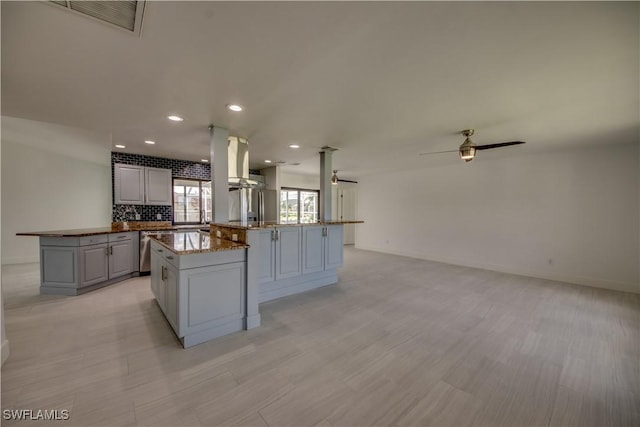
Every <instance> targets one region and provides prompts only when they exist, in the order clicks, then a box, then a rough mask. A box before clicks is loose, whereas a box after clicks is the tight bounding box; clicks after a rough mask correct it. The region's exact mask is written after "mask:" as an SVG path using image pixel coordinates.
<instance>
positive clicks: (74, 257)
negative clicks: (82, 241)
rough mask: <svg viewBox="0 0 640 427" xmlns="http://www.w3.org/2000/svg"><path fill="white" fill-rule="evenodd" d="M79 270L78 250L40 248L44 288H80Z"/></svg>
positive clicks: (54, 247)
mask: <svg viewBox="0 0 640 427" xmlns="http://www.w3.org/2000/svg"><path fill="white" fill-rule="evenodd" d="M103 253H104V249H103ZM78 270H79V268H78V248H74V247H62V246H40V281H41V285H42V286H51V287H56V288H76V287H77V286H78Z"/></svg>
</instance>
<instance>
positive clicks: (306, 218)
mask: <svg viewBox="0 0 640 427" xmlns="http://www.w3.org/2000/svg"><path fill="white" fill-rule="evenodd" d="M319 199H320V192H319V191H317V190H303V189H299V188H285V189H283V190H281V191H280V222H282V223H284V224H297V223H304V224H308V223H313V222H318V215H319V213H320V207H319V203H318V202H319Z"/></svg>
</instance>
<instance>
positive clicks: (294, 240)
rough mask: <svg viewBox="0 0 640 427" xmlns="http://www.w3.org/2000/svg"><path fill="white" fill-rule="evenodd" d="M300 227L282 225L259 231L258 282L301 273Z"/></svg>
mask: <svg viewBox="0 0 640 427" xmlns="http://www.w3.org/2000/svg"><path fill="white" fill-rule="evenodd" d="M301 236H302V233H301V228H300V227H282V228H273V229H267V230H260V231H259V238H260V270H259V274H258V281H259V282H260V283H266V282H272V281H275V280H281V279H286V278H289V277H295V276H299V275H301V274H302V254H301V244H302V240H301Z"/></svg>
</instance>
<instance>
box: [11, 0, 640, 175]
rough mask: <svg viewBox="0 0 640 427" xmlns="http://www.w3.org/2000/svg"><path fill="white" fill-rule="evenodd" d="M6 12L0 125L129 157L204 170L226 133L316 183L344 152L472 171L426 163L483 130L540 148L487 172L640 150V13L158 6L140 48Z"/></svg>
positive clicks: (46, 10) (574, 5)
mask: <svg viewBox="0 0 640 427" xmlns="http://www.w3.org/2000/svg"><path fill="white" fill-rule="evenodd" d="M1 7H2V114H3V115H8V116H14V117H21V118H27V119H32V120H39V121H44V122H52V123H58V124H63V125H68V126H75V127H80V128H87V129H91V130H97V131H105V132H110V133H112V136H113V138H112V139H113V144H116V143H123V144H125V145H126V146H127V149H126V151H131V152H136V153H142V154H149V155H159V156H165V157H175V158H182V159H191V160H199V159H201V158H203V157H208V153H209V148H208V130H207V126H208V125H209V124H210V123H214V124H216V125H218V126H222V127H227V128H228V129H229V130H230V132H231V134H234V135H239V136H243V137H246V138H248V139H249V141H250V147H251V149H250V156H251V166H252V167H253V168H261V167H264V166H265V164H264V163H263V161H264V160H265V159H271V160H274V161H276V160H284V161H287V162H300V163H301V165H299V166H285V167H284V169H285V170H286V171H288V172H300V173H317V171H318V169H319V167H318V165H319V156H318V155H317V153H318V151H319V149H320V147H321V146H323V145H331V146H335V147H338V148H339V151H337V152H336V153H334V167H335V168H336V169H339V170H340V171H341V173H340V175H341V178H357V177H359V176H363V175H366V174H369V173H373V172H375V171H378V170H394V169H400V168H411V167H421V166H423V165H435V164H437V163H440V162H449V161H458V162H459V160H456V154H455V153H451V154H441V155H436V156H418V153H420V152H425V151H440V150H447V149H455V148H456V147H457V146H458V145H459V144H460V143H461V142H462V140H463V137H461V136H460V135H459V134H456V133H457V132H459V131H460V130H462V129H465V128H468V127H473V128H475V129H476V135H475V137H474V141H475V142H476V143H478V144H483V143H493V142H501V141H510V140H516V139H520V140H525V141H527V144H526V145H524V146H517V147H510V148H504V149H501V150H492V151H490V152H488V151H483V152H481V153H479V157H478V159H476V160H475V162H477V161H480V159H481V158H482V157H483V156H491V155H503V156H504V155H507V156H508V155H509V154H508V151H506V150H514V151H510V152H511V153H516V152H517V151H516V150H520V151H519V152H520V153H522V150H528V151H534V150H539V149H554V148H556V147H558V148H562V147H567V146H576V145H578V144H607V143H617V142H632V141H638V126H639V122H640V118H639V115H640V113H639V87H638V80H639V74H640V73H639V71H640V70H639V66H638V61H639V59H638V58H639V43H640V42H639V40H640V37H639V36H640V33H639V22H640V21H639V18H638V17H639V13H640V8H639V3H638V2H626V3H612V2H603V3H596V2H569V3H547V2H544V3H539V2H491V3H488V2H487V3H485V2H470V3H467V2H450V3H439V2H410V3H396V2H390V3H383V2H366V3H365V2H349V3H341V2H327V3H315V2H314V3H311V2H283V3H269V2H233V3H231V2H148V3H147V5H146V9H145V16H144V22H143V28H142V34H141V36H140V37H137V36H135V35H131V34H129V33H127V32H125V31H122V30H119V29H116V28H113V27H111V26H109V25H107V24H102V23H99V22H97V21H94V20H92V19H90V18H86V17H83V16H79V15H77V14H74V13H71V12H68V11H66V10H64V9H61V8H59V7H56V6H54V5H50V4H46V3H43V2H2V4H1ZM228 103H238V104H241V105H243V106H244V107H245V111H244V112H242V113H232V112H230V111H228V110H227V109H226V108H225V105H226V104H228ZM172 113H175V114H179V115H182V116H184V117H185V121H184V122H182V123H173V122H169V121H168V120H166V116H167V115H168V114H172ZM145 139H153V140H154V141H156V142H157V144H156V145H155V146H148V145H146V144H144V140H145ZM291 143H298V144H300V145H301V146H302V147H301V148H300V149H298V150H292V149H290V148H288V145H289V144H291ZM497 152H502V153H500V154H494V153H497ZM460 165H461V167H462V166H463V163H462V162H460Z"/></svg>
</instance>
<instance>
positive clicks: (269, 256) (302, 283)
mask: <svg viewBox="0 0 640 427" xmlns="http://www.w3.org/2000/svg"><path fill="white" fill-rule="evenodd" d="M248 233H249V234H250V236H251V241H252V243H250V244H251V246H252V249H250V251H251V253H252V259H254V260H256V261H257V262H255V264H257V265H258V268H257V269H256V268H254V266H253V265H250V266H249V268H251V272H252V276H251V277H255V279H253V280H255V282H256V283H257V287H258V288H259V292H258V293H259V296H258V301H259V302H265V301H270V300H273V299H276V298H281V297H284V296H288V295H293V294H296V293H300V292H305V291H308V290H311V289H315V288H318V287H321V286H326V285H330V284H334V283H337V282H338V275H337V269H338V267H340V266H341V265H342V264H343V240H342V239H343V225H342V224H337V225H322V224H308V225H307V224H303V225H296V226H282V227H276V228H272V229H257V230H250V231H249V232H248Z"/></svg>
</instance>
